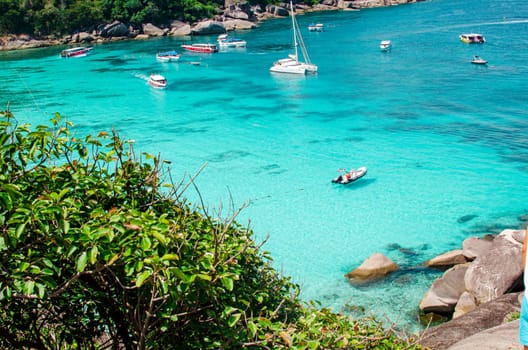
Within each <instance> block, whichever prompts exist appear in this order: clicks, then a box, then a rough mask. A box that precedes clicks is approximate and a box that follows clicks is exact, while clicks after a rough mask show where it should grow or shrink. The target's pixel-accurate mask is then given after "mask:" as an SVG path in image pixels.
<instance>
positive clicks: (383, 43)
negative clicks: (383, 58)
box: [380, 40, 392, 51]
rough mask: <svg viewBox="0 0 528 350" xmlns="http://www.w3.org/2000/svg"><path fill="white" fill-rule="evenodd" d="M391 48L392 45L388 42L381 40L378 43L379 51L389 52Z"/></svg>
mask: <svg viewBox="0 0 528 350" xmlns="http://www.w3.org/2000/svg"><path fill="white" fill-rule="evenodd" d="M391 47H392V43H391V41H390V40H382V41H381V42H380V49H381V51H389V50H390V49H391Z"/></svg>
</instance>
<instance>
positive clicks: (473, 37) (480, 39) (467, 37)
mask: <svg viewBox="0 0 528 350" xmlns="http://www.w3.org/2000/svg"><path fill="white" fill-rule="evenodd" d="M458 38H459V39H460V41H462V42H463V43H465V44H484V43H485V42H486V39H485V38H484V35H482V34H474V33H471V34H460V35H459V36H458Z"/></svg>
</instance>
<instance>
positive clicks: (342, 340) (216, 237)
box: [0, 110, 419, 349]
mask: <svg viewBox="0 0 528 350" xmlns="http://www.w3.org/2000/svg"><path fill="white" fill-rule="evenodd" d="M72 130H73V129H72V123H70V122H69V121H67V120H64V119H63V118H62V117H61V116H60V115H59V114H56V115H55V117H54V118H53V119H52V120H51V125H50V126H37V127H36V128H35V129H34V130H33V129H32V128H31V126H30V125H27V124H22V125H19V124H18V122H17V120H16V119H15V118H14V116H13V115H12V114H11V112H10V111H8V110H7V111H3V112H0V252H1V255H0V348H2V349H21V348H25V349H118V348H119V349H162V348H163V349H218V348H223V349H235V348H254V349H257V348H264V349H338V348H347V349H404V348H405V349H419V346H418V345H415V344H414V341H413V339H409V338H405V337H398V336H397V335H396V334H395V332H394V331H392V330H390V329H389V330H388V329H384V328H383V327H382V326H381V324H379V323H378V322H376V321H375V320H373V319H369V318H365V319H362V320H352V319H350V318H348V317H345V316H341V315H338V314H335V313H332V312H331V311H330V310H327V309H319V308H317V306H316V304H314V303H311V304H309V305H304V304H302V303H301V302H300V300H299V299H298V295H299V287H298V286H297V285H295V284H293V283H292V282H291V281H290V279H289V278H287V277H283V276H280V275H278V273H277V272H276V271H275V270H274V269H273V268H272V267H271V258H270V257H269V256H268V254H267V253H266V252H263V251H261V250H260V248H259V246H258V245H257V244H256V243H255V242H254V241H253V240H252V232H251V231H250V230H248V229H247V228H244V227H242V226H240V225H239V224H238V223H237V222H236V221H235V218H236V213H233V215H231V217H230V218H227V219H222V218H219V217H212V216H210V215H208V214H207V213H199V211H198V210H195V209H193V208H191V207H190V205H189V204H188V203H186V201H185V200H184V199H183V192H184V190H185V189H186V188H188V186H192V179H190V180H189V181H190V182H189V183H185V182H184V181H181V182H179V183H177V184H174V183H173V182H172V180H171V177H170V169H169V168H168V163H165V162H163V161H161V160H160V157H159V156H153V155H150V154H140V155H137V154H136V152H135V150H134V148H133V147H132V143H131V142H127V141H126V140H123V139H121V138H120V137H119V136H118V134H117V133H116V132H115V131H113V132H112V133H106V132H101V133H99V135H98V136H97V137H93V136H91V135H89V136H85V137H83V138H77V137H75V136H74V134H73V131H72ZM142 159H144V161H143V160H142Z"/></svg>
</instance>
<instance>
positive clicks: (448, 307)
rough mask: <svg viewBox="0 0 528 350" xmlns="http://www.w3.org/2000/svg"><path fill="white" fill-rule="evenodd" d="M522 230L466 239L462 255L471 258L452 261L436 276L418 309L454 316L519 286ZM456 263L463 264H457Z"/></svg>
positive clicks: (438, 258) (437, 259)
mask: <svg viewBox="0 0 528 350" xmlns="http://www.w3.org/2000/svg"><path fill="white" fill-rule="evenodd" d="M522 232H523V231H520V230H504V231H503V232H501V233H500V234H499V235H498V236H497V237H496V238H495V239H494V240H493V241H489V239H488V238H486V239H485V240H480V239H473V238H472V239H466V240H465V241H464V249H463V255H464V257H465V258H466V260H467V261H469V260H473V259H474V260H473V261H471V262H469V263H464V264H461V265H455V267H454V268H451V269H450V270H447V271H446V272H445V273H444V275H443V276H442V277H441V278H439V279H437V280H436V281H435V282H434V283H433V285H432V286H431V288H430V289H429V291H427V293H426V294H425V296H424V297H423V299H422V301H421V302H420V310H422V311H424V312H434V313H439V314H446V313H447V314H451V313H453V317H454V318H455V317H456V318H458V317H460V316H461V315H463V314H464V312H466V311H470V310H473V309H475V308H477V307H478V306H479V305H481V304H484V303H486V302H489V301H491V300H494V299H496V298H498V297H500V296H502V295H504V294H506V293H508V292H510V291H515V290H519V289H520V286H521V285H522V272H523V271H522V264H521V249H522V240H523V239H524V235H523V234H522ZM457 254H458V253H456V254H454V255H455V256H457ZM466 254H468V255H469V256H466ZM452 255H453V254H452ZM444 258H445V254H442V255H440V256H439V257H437V258H434V259H431V260H432V261H444V260H445V259H444ZM451 261H452V260H451ZM459 266H463V268H462V267H461V268H458V267H459ZM455 270H456V271H457V273H455V272H454V271H455ZM462 296H464V297H463V298H462ZM459 303H460V305H459ZM455 312H456V315H454V313H455Z"/></svg>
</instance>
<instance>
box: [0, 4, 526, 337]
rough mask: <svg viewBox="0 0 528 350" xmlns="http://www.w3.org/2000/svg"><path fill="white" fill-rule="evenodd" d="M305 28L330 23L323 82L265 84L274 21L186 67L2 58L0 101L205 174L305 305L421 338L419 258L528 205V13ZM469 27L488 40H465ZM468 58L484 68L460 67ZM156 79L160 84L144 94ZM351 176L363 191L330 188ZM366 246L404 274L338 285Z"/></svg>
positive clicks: (432, 13) (143, 44) (388, 18)
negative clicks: (361, 309) (239, 46)
mask: <svg viewBox="0 0 528 350" xmlns="http://www.w3.org/2000/svg"><path fill="white" fill-rule="evenodd" d="M298 21H299V24H300V26H301V28H303V29H305V28H306V27H307V25H308V24H309V23H311V22H321V23H324V24H325V27H326V28H327V30H326V31H325V32H322V33H314V32H308V31H307V30H305V31H304V32H303V36H304V40H305V42H306V44H307V46H308V50H309V52H310V55H311V58H312V61H314V62H315V63H316V64H318V65H319V73H318V74H317V75H316V76H307V77H296V76H284V75H272V74H270V73H269V67H270V65H271V64H272V62H273V61H274V60H276V59H278V58H282V57H284V56H285V55H286V54H287V53H288V52H289V50H290V48H289V46H290V44H289V43H290V37H291V33H290V22H289V19H283V20H272V21H267V22H264V23H262V24H261V25H260V27H259V28H258V29H255V30H252V31H246V32H237V33H236V36H238V37H242V38H244V39H245V40H247V41H248V47H247V49H246V50H237V51H228V52H220V53H218V54H214V55H196V54H195V55H192V54H189V53H184V54H183V55H182V59H181V62H180V63H159V62H156V60H155V52H156V51H158V50H166V49H172V48H176V49H178V50H179V51H181V50H180V49H179V45H180V44H181V43H182V42H183V41H184V40H182V39H174V38H163V39H157V40H149V41H137V42H136V41H134V42H119V43H112V44H105V45H98V46H96V47H95V49H94V50H93V51H92V52H93V54H92V55H90V56H88V57H85V58H79V59H60V58H59V51H60V48H49V49H39V50H31V51H24V52H7V53H0V68H1V70H0V78H1V80H2V84H1V85H0V102H1V103H2V104H4V105H5V104H7V102H10V109H11V111H13V112H14V113H15V115H16V116H17V118H18V119H19V120H22V121H30V122H31V123H32V124H34V125H36V124H39V123H45V122H47V121H48V120H49V119H50V117H51V116H52V114H53V113H55V112H60V113H61V114H63V115H65V116H67V117H68V118H70V119H71V120H72V121H74V122H75V124H76V128H77V130H78V133H80V134H83V133H92V134H96V133H97V132H99V131H102V130H105V131H108V130H110V129H111V128H112V127H115V128H117V130H118V131H119V133H120V134H121V135H122V136H124V137H127V138H131V139H134V140H136V145H135V147H136V149H138V150H141V151H147V152H152V153H158V152H161V156H162V158H164V159H169V160H171V161H172V167H173V174H174V178H175V179H178V178H181V177H182V176H186V175H189V174H193V173H195V172H196V171H197V170H198V169H199V168H200V167H201V166H202V165H203V164H204V163H207V166H206V168H205V170H204V171H203V172H202V174H201V175H200V176H199V178H198V180H197V184H198V187H199V189H200V193H201V195H202V196H203V198H204V199H205V201H206V203H207V205H208V209H209V210H210V211H222V213H223V214H224V215H229V213H230V212H232V210H231V208H233V207H235V208H238V207H239V206H241V205H243V204H247V208H245V209H244V210H243V211H242V213H241V214H240V215H239V217H238V220H239V221H240V222H241V223H242V224H249V225H250V227H251V228H252V229H254V231H255V233H256V238H257V240H263V239H265V238H266V237H268V241H267V242H266V244H265V245H264V249H266V250H268V251H270V252H271V254H272V256H273V258H274V263H275V265H276V267H277V269H279V270H280V271H282V272H283V273H284V274H286V275H289V276H292V277H293V279H294V281H295V282H297V283H299V284H300V285H301V286H302V290H303V294H302V296H303V297H304V298H306V299H307V300H308V299H316V300H319V301H320V302H321V304H322V305H323V306H329V307H333V308H334V309H335V310H336V311H340V310H342V309H344V308H347V307H348V306H350V305H363V306H365V307H366V308H367V310H368V311H369V312H372V313H374V314H376V315H378V317H380V318H382V319H386V318H387V319H389V320H390V321H393V322H398V323H399V324H400V325H408V327H409V328H411V329H416V319H417V309H418V304H419V302H420V300H421V298H422V296H423V294H424V293H425V292H426V291H427V289H428V288H429V286H430V283H431V282H432V281H433V280H434V278H436V277H437V276H438V273H437V272H434V271H429V270H426V269H423V268H421V267H420V265H421V264H422V263H423V262H424V261H425V260H427V259H430V258H432V257H433V256H435V255H437V254H440V253H443V252H445V251H447V250H451V249H455V248H458V247H460V245H461V242H462V240H463V239H465V238H466V237H470V236H476V235H478V236H480V235H483V234H486V233H496V232H499V231H501V230H502V229H503V228H516V227H518V226H519V225H520V222H519V217H520V216H521V215H523V214H526V213H527V212H528V204H527V202H526V198H527V191H526V188H528V187H527V185H528V176H527V172H528V164H527V163H528V139H527V137H526V135H527V131H528V130H527V129H528V118H527V117H528V113H527V106H528V104H527V98H526V94H527V92H528V78H527V73H528V50H526V47H527V46H528V7H527V6H526V5H525V4H524V2H521V1H518V0H513V1H502V2H499V3H497V2H496V1H493V2H492V1H490V0H483V1H476V0H470V1H461V0H445V1H429V2H421V3H417V4H412V5H405V6H398V7H390V8H380V9H370V10H362V11H359V12H358V11H356V12H323V13H313V14H307V15H304V16H298ZM463 32H482V33H483V34H484V35H485V36H486V39H487V43H486V44H484V45H478V46H475V45H466V44H463V43H461V42H459V41H458V35H459V34H461V33H463ZM383 39H390V40H392V42H393V49H392V51H391V52H389V53H382V52H380V50H379V47H378V45H379V41H380V40H383ZM187 40H189V39H187ZM214 40H215V37H204V38H199V40H198V39H196V41H201V42H203V41H211V42H212V41H214ZM475 54H477V55H480V56H482V57H484V58H485V59H487V60H489V65H488V66H487V67H481V66H473V65H471V64H470V63H469V61H470V60H471V58H472V56H473V55H475ZM195 63H199V64H195ZM152 72H158V73H162V74H163V75H165V76H166V77H167V79H168V81H169V86H168V88H167V89H165V90H154V89H152V88H150V87H149V86H148V85H147V83H146V78H147V76H148V75H149V74H150V73H152ZM361 165H365V166H367V167H368V169H369V172H368V174H367V176H366V177H365V178H363V179H362V180H361V181H360V182H357V183H354V184H352V185H350V186H338V185H334V184H332V183H331V182H330V180H331V179H332V178H333V177H334V176H336V175H337V174H338V173H337V171H336V170H337V169H338V168H340V167H347V168H348V167H358V166H361ZM187 196H188V197H189V198H190V199H191V200H192V201H194V202H196V199H197V195H196V193H194V192H192V191H190V192H188V193H187ZM220 208H221V209H220ZM374 252H381V253H383V254H385V255H387V256H389V257H390V258H391V259H393V260H394V261H395V262H396V263H398V264H399V265H400V266H401V267H402V270H401V271H400V272H398V273H396V274H393V275H391V276H390V277H389V278H387V279H386V280H384V281H383V282H380V283H377V284H374V285H369V286H364V287H354V286H351V285H350V284H349V283H348V282H347V281H346V280H345V278H344V274H346V273H347V272H349V271H350V270H352V269H353V268H355V267H357V266H358V265H359V264H361V262H362V261H364V260H365V259H366V258H367V257H368V256H370V255H371V254H373V253H374Z"/></svg>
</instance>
